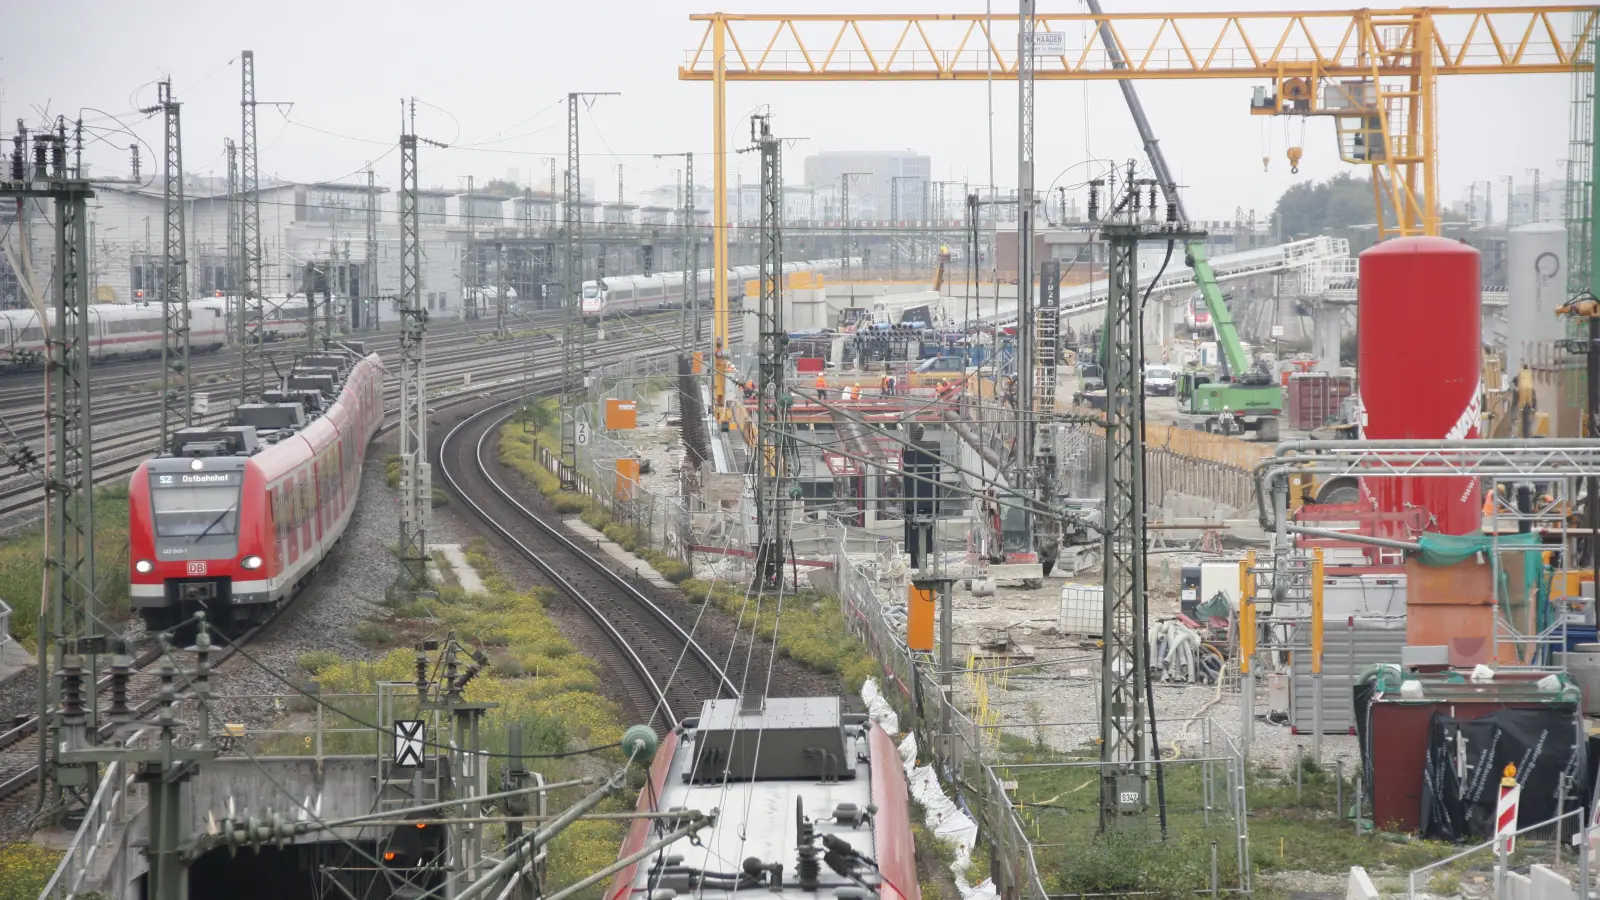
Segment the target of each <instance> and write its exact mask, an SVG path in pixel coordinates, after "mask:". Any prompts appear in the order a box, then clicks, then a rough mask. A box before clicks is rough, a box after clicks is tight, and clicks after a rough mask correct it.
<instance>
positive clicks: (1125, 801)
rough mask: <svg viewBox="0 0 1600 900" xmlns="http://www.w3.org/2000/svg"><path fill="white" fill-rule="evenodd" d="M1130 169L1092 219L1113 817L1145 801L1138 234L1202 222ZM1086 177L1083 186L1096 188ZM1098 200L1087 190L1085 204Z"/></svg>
mask: <svg viewBox="0 0 1600 900" xmlns="http://www.w3.org/2000/svg"><path fill="white" fill-rule="evenodd" d="M1128 167H1129V170H1130V173H1129V175H1130V177H1129V178H1128V179H1127V180H1126V183H1125V185H1124V193H1123V195H1122V197H1121V198H1120V199H1118V201H1117V202H1116V203H1114V204H1111V207H1112V208H1111V211H1110V213H1109V214H1108V215H1107V218H1106V220H1105V221H1104V222H1103V223H1101V236H1102V237H1103V238H1104V239H1105V241H1106V244H1107V247H1108V248H1109V254H1110V259H1109V262H1108V264H1107V274H1108V279H1109V287H1108V293H1107V298H1106V325H1105V336H1104V346H1105V347H1106V360H1105V362H1104V364H1103V365H1104V366H1105V377H1106V438H1105V472H1106V499H1105V513H1104V525H1105V534H1104V544H1103V551H1102V552H1103V554H1104V556H1103V559H1104V560H1105V563H1104V566H1103V572H1104V579H1105V587H1104V596H1105V608H1104V613H1103V615H1104V619H1103V622H1102V634H1103V635H1104V638H1105V643H1104V644H1103V648H1102V656H1101V672H1102V673H1103V677H1102V679H1101V682H1100V738H1101V742H1100V761H1101V768H1100V773H1101V775H1100V777H1101V791H1100V825H1101V828H1102V829H1109V828H1114V827H1117V825H1118V824H1119V822H1120V819H1121V816H1122V814H1124V813H1131V812H1137V811H1138V810H1140V809H1142V808H1144V806H1145V805H1147V802H1148V800H1147V791H1146V787H1147V781H1148V778H1149V759H1150V757H1149V749H1150V748H1149V747H1148V746H1147V744H1146V737H1145V731H1146V726H1145V716H1146V713H1147V707H1146V702H1147V696H1148V691H1149V681H1148V679H1149V669H1148V634H1147V630H1148V611H1149V596H1148V593H1147V590H1146V584H1145V566H1146V562H1147V558H1148V548H1147V545H1146V540H1147V538H1146V535H1145V482H1144V397H1143V391H1142V389H1141V388H1142V385H1141V372H1140V370H1141V364H1142V362H1143V360H1144V343H1143V322H1142V316H1141V309H1140V306H1139V304H1140V296H1139V265H1138V250H1139V244H1140V242H1142V241H1168V242H1173V241H1183V242H1189V241H1199V240H1203V239H1204V238H1205V234H1204V233H1203V232H1195V231H1189V230H1188V229H1187V228H1186V227H1185V226H1183V225H1180V224H1179V223H1178V219H1177V208H1176V207H1175V206H1174V205H1171V204H1168V206H1167V217H1166V220H1165V221H1154V222H1152V221H1148V220H1146V219H1144V218H1143V217H1142V216H1141V215H1140V207H1141V205H1142V204H1141V196H1142V195H1143V193H1142V192H1143V191H1144V190H1146V189H1149V190H1150V192H1151V194H1152V195H1153V192H1154V186H1155V183H1154V181H1152V180H1148V179H1135V178H1133V177H1132V171H1131V170H1132V168H1133V163H1132V162H1130V163H1129V164H1128ZM1095 189H1096V188H1095V185H1094V183H1093V182H1091V187H1090V190H1091V192H1093V191H1094V190H1095ZM1097 206H1098V203H1097V200H1096V198H1095V197H1094V196H1093V194H1092V193H1091V196H1090V200H1089V208H1090V209H1091V210H1093V209H1095V208H1096V207H1097Z"/></svg>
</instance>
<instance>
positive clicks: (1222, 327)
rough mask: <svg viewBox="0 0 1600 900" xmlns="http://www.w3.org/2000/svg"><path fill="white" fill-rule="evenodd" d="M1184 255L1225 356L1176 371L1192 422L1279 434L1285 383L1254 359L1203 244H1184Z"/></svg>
mask: <svg viewBox="0 0 1600 900" xmlns="http://www.w3.org/2000/svg"><path fill="white" fill-rule="evenodd" d="M1184 254H1185V257H1186V261H1187V262H1188V265H1189V267H1190V268H1191V269H1193V270H1194V283H1195V286H1196V287H1198V288H1199V289H1200V294H1201V296H1203V297H1204V298H1205V302H1206V308H1207V309H1208V310H1210V312H1211V323H1212V327H1213V328H1214V329H1215V330H1216V335H1217V349H1218V350H1220V351H1221V355H1222V358H1221V359H1220V360H1219V361H1218V362H1219V364H1218V366H1217V367H1216V368H1214V369H1211V368H1201V367H1198V366H1194V365H1190V366H1187V367H1185V368H1184V370H1183V371H1182V372H1180V373H1178V389H1177V394H1178V407H1179V409H1180V410H1182V411H1183V412H1184V413H1185V414H1187V415H1188V416H1191V417H1193V418H1192V419H1191V421H1190V423H1189V424H1191V425H1195V426H1197V427H1198V428H1200V430H1202V431H1211V432H1216V433H1220V434H1233V433H1244V432H1254V433H1255V436H1256V439H1257V440H1261V441H1267V442H1275V441H1277V440H1278V416H1280V415H1282V414H1283V388H1282V387H1281V386H1280V385H1279V384H1278V382H1277V381H1276V380H1275V379H1273V377H1272V372H1271V371H1270V370H1268V369H1267V367H1266V366H1265V365H1264V364H1262V363H1259V362H1257V363H1255V364H1253V365H1252V364H1251V362H1250V360H1249V357H1247V356H1246V355H1245V352H1244V344H1243V342H1241V341H1240V340H1239V330H1238V329H1237V328H1235V327H1234V324H1233V316H1232V315H1230V314H1229V313H1228V304H1227V302H1226V301H1225V300H1224V299H1223V296H1222V289H1221V288H1220V287H1218V285H1217V278H1216V275H1215V274H1213V273H1212V271H1211V264H1210V263H1209V262H1207V261H1206V256H1205V245H1204V244H1203V243H1201V242H1200V241H1191V242H1189V243H1187V244H1186V245H1185V246H1184Z"/></svg>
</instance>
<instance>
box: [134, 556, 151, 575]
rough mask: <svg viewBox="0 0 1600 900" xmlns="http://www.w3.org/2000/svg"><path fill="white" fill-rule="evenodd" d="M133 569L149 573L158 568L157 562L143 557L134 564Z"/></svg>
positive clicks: (144, 573) (143, 573)
mask: <svg viewBox="0 0 1600 900" xmlns="http://www.w3.org/2000/svg"><path fill="white" fill-rule="evenodd" d="M133 570H134V571H135V572H138V573H139V574H140V575H149V574H150V573H151V572H154V571H155V570H156V564H155V563H153V562H151V561H150V560H148V559H141V560H139V561H138V562H136V563H134V564H133Z"/></svg>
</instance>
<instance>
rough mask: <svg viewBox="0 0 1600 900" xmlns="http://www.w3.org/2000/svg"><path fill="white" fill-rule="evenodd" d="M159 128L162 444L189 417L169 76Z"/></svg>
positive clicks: (162, 87)
mask: <svg viewBox="0 0 1600 900" xmlns="http://www.w3.org/2000/svg"><path fill="white" fill-rule="evenodd" d="M156 87H157V91H158V94H157V96H158V97H159V103H158V105H156V106H153V107H150V108H149V109H146V110H143V111H144V112H147V113H154V112H160V113H161V115H162V121H163V125H164V127H163V128H162V134H163V139H162V159H163V164H162V168H161V213H162V215H161V219H162V249H163V260H162V268H161V320H162V328H161V447H162V449H166V448H167V444H168V441H169V440H170V439H171V438H172V433H173V432H174V431H177V430H178V429H181V428H187V427H189V425H190V424H191V423H192V422H193V419H194V416H193V409H194V405H193V402H192V401H191V399H190V388H191V383H190V374H189V278H188V271H189V257H188V253H187V249H186V246H185V240H184V229H183V133H182V126H181V123H180V122H179V117H178V112H179V104H178V102H177V101H176V100H174V99H172V81H171V80H170V79H169V80H167V81H163V82H161V83H160V84H158V85H157V86H156Z"/></svg>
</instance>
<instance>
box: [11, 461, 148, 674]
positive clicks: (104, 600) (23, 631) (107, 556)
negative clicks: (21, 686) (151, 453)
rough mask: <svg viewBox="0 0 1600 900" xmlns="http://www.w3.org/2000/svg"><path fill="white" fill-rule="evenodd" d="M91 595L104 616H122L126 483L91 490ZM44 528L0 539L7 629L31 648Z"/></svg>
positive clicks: (124, 609)
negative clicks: (8, 612) (93, 587)
mask: <svg viewBox="0 0 1600 900" xmlns="http://www.w3.org/2000/svg"><path fill="white" fill-rule="evenodd" d="M94 559H95V585H96V595H97V596H98V597H99V599H100V605H101V607H102V608H103V609H104V610H105V616H106V618H107V619H108V620H109V621H112V622H119V621H122V620H125V619H126V618H127V617H128V488H127V485H117V486H114V487H103V488H97V489H96V490H95V492H94ZM43 577H44V531H43V529H42V528H41V527H38V526H35V527H31V528H27V529H24V530H22V531H20V532H18V533H16V534H14V535H12V536H10V537H8V538H4V539H0V599H4V600H5V601H6V603H7V604H9V605H10V606H11V634H12V636H14V637H15V638H16V639H17V640H18V641H19V642H20V643H22V644H23V645H25V646H27V647H29V648H30V649H31V648H33V647H34V646H35V645H34V641H35V639H36V638H37V637H38V634H39V595H40V588H41V587H42V584H43Z"/></svg>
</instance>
